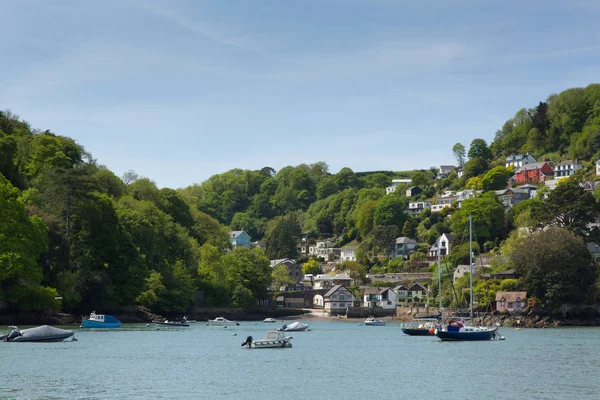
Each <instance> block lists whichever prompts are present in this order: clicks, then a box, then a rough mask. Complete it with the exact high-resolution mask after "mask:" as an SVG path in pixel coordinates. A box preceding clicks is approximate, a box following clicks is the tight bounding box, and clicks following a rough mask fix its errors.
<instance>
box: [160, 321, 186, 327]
mask: <svg viewBox="0 0 600 400" xmlns="http://www.w3.org/2000/svg"><path fill="white" fill-rule="evenodd" d="M152 323H153V324H156V325H160V326H170V327H173V328H179V327H189V326H190V325H189V324H185V323H180V322H161V321H152Z"/></svg>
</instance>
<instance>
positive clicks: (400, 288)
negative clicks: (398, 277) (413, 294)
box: [392, 285, 408, 292]
mask: <svg viewBox="0 0 600 400" xmlns="http://www.w3.org/2000/svg"><path fill="white" fill-rule="evenodd" d="M392 290H393V291H394V292H397V291H398V290H408V289H407V288H406V286H404V285H398V286H396V287H395V288H393V289H392Z"/></svg>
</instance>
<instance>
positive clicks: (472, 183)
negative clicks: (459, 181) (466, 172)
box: [465, 176, 482, 190]
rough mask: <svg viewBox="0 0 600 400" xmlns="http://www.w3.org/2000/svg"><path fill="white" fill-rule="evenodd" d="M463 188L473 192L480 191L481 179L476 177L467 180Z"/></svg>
mask: <svg viewBox="0 0 600 400" xmlns="http://www.w3.org/2000/svg"><path fill="white" fill-rule="evenodd" d="M465 188H467V189H473V190H481V188H482V184H481V178H480V177H478V176H474V177H472V178H469V180H467V183H466V184H465Z"/></svg>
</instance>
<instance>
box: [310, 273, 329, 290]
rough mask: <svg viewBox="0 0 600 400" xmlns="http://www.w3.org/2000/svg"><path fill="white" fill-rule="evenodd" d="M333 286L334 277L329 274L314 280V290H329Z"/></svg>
mask: <svg viewBox="0 0 600 400" xmlns="http://www.w3.org/2000/svg"><path fill="white" fill-rule="evenodd" d="M332 286H334V285H333V276H331V275H327V274H318V275H317V276H315V277H314V278H313V288H314V289H328V288H330V287H332Z"/></svg>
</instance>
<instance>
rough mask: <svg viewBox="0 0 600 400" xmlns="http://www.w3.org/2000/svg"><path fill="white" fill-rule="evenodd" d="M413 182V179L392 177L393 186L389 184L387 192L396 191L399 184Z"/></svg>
mask: <svg viewBox="0 0 600 400" xmlns="http://www.w3.org/2000/svg"><path fill="white" fill-rule="evenodd" d="M411 183H412V179H392V186H388V187H386V188H385V192H386V194H390V193H394V192H395V191H396V187H397V186H399V185H410V184H411Z"/></svg>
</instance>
